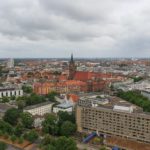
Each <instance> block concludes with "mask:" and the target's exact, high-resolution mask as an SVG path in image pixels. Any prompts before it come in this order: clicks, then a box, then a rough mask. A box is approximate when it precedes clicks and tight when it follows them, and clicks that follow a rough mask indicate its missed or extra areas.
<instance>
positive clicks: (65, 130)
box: [60, 121, 76, 136]
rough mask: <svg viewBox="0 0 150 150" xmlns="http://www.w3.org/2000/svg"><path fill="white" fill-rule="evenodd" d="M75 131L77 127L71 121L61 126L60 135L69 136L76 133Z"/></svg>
mask: <svg viewBox="0 0 150 150" xmlns="http://www.w3.org/2000/svg"><path fill="white" fill-rule="evenodd" d="M75 131H76V125H75V124H73V123H72V122H70V121H65V122H64V123H63V124H62V126H61V130H60V133H61V135H63V136H69V135H72V134H73V133H75Z"/></svg>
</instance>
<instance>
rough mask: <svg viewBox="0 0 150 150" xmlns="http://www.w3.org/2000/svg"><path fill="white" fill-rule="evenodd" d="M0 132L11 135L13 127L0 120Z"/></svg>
mask: <svg viewBox="0 0 150 150" xmlns="http://www.w3.org/2000/svg"><path fill="white" fill-rule="evenodd" d="M0 130H1V131H2V132H3V133H8V134H12V133H13V132H14V130H13V127H12V126H11V125H10V124H9V123H7V122H5V121H3V120H0Z"/></svg>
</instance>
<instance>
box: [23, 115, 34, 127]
mask: <svg viewBox="0 0 150 150" xmlns="http://www.w3.org/2000/svg"><path fill="white" fill-rule="evenodd" d="M20 119H21V122H22V124H23V125H24V127H25V128H29V129H30V128H32V127H33V122H34V119H33V117H32V115H31V114H30V113H28V112H23V113H22V114H21V116H20Z"/></svg>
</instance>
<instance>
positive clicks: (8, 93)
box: [0, 88, 23, 98]
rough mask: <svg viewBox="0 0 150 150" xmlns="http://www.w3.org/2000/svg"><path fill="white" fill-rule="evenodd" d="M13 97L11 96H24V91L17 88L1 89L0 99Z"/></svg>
mask: <svg viewBox="0 0 150 150" xmlns="http://www.w3.org/2000/svg"><path fill="white" fill-rule="evenodd" d="M4 96H6V97H11V96H15V97H18V96H23V90H22V89H15V88H1V89H0V98H2V97H4Z"/></svg>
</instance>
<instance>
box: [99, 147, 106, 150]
mask: <svg viewBox="0 0 150 150" xmlns="http://www.w3.org/2000/svg"><path fill="white" fill-rule="evenodd" d="M99 150H107V149H106V147H104V146H103V147H101V148H100V149H99Z"/></svg>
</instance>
